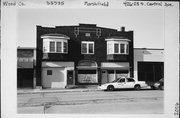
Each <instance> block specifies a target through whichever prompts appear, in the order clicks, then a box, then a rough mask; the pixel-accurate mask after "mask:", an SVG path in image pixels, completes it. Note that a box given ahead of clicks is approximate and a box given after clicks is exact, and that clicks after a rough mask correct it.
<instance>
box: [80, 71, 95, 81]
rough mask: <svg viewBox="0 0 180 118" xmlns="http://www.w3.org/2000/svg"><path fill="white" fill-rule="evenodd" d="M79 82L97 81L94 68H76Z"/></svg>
mask: <svg viewBox="0 0 180 118" xmlns="http://www.w3.org/2000/svg"><path fill="white" fill-rule="evenodd" d="M78 82H79V83H98V79H97V72H96V70H78Z"/></svg>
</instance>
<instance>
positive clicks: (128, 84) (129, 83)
mask: <svg viewBox="0 0 180 118" xmlns="http://www.w3.org/2000/svg"><path fill="white" fill-rule="evenodd" d="M134 84H135V80H134V79H132V78H126V83H125V85H124V87H125V88H134Z"/></svg>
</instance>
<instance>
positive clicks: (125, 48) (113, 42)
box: [106, 37, 130, 54]
mask: <svg viewBox="0 0 180 118" xmlns="http://www.w3.org/2000/svg"><path fill="white" fill-rule="evenodd" d="M106 41H107V54H129V41H130V40H128V39H122V38H117V37H116V38H108V39H106Z"/></svg>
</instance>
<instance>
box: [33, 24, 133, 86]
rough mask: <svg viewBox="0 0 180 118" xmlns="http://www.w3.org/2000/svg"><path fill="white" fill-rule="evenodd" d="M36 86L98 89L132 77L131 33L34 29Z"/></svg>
mask: <svg viewBox="0 0 180 118" xmlns="http://www.w3.org/2000/svg"><path fill="white" fill-rule="evenodd" d="M36 48H37V55H36V56H37V61H36V86H42V87H43V88H65V87H67V86H68V85H100V84H102V83H106V82H110V81H113V80H114V79H116V78H117V77H121V76H129V77H133V75H134V73H133V72H134V61H133V60H134V54H133V53H134V51H133V31H125V28H124V27H122V28H121V29H120V30H117V29H110V28H104V27H98V26H97V25H95V24H79V25H77V26H56V27H41V26H37V47H36Z"/></svg>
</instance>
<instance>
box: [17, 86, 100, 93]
mask: <svg viewBox="0 0 180 118" xmlns="http://www.w3.org/2000/svg"><path fill="white" fill-rule="evenodd" d="M90 91H102V90H100V89H98V86H93V87H87V88H61V89H58V88H57V89H55V88H54V89H30V88H29V89H27V88H24V89H18V90H17V94H36V93H60V92H61V93H62V92H90Z"/></svg>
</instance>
